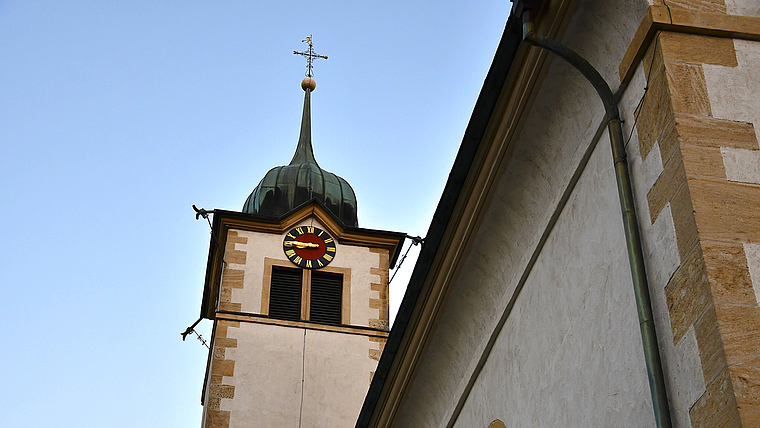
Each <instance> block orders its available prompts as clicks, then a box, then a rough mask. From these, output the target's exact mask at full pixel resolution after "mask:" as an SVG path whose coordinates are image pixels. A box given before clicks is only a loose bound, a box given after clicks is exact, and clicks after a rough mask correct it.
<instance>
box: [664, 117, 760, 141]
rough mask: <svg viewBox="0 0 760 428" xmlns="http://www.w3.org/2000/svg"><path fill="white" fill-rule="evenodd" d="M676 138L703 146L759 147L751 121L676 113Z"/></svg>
mask: <svg viewBox="0 0 760 428" xmlns="http://www.w3.org/2000/svg"><path fill="white" fill-rule="evenodd" d="M675 120H676V128H677V129H678V138H679V140H680V141H681V143H682V144H693V145H697V146H705V147H718V148H719V147H732V148H736V149H748V150H755V149H758V148H760V146H758V142H757V134H755V127H754V125H753V124H752V123H748V122H738V121H734V120H726V119H716V118H714V117H699V116H689V115H683V114H676V115H675Z"/></svg>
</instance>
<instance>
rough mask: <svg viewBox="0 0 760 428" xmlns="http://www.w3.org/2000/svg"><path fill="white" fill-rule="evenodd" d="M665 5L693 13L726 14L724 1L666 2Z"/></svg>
mask: <svg viewBox="0 0 760 428" xmlns="http://www.w3.org/2000/svg"><path fill="white" fill-rule="evenodd" d="M667 5H668V6H670V7H671V8H678V9H686V10H692V11H695V12H715V13H726V2H725V0H668V2H667Z"/></svg>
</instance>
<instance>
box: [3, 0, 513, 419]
mask: <svg viewBox="0 0 760 428" xmlns="http://www.w3.org/2000/svg"><path fill="white" fill-rule="evenodd" d="M509 7H510V3H509V2H508V1H507V0H498V1H497V0H492V1H472V2H440V1H437V2H436V1H385V2H356V1H355V2H348V1H346V2H336V1H324V2H314V1H313V2H295V1H284V2H257V1H242V0H225V1H209V0H206V1H197V0H175V1H158V0H152V1H129V2H104V1H34V0H24V1H22V0H0V147H1V148H2V154H1V155H0V162H1V165H2V167H1V168H0V198H1V201H2V205H3V206H2V219H3V221H2V243H3V246H2V257H0V272H2V277H1V278H2V280H0V281H1V282H0V286H1V287H2V301H3V302H4V303H5V305H4V307H5V310H3V311H2V315H0V331H2V332H3V339H4V340H3V342H4V345H3V347H2V349H3V352H2V357H1V358H2V363H3V364H0V378H2V388H0V414H2V415H3V418H2V423H1V424H2V426H3V427H9V428H15V427H109V428H110V427H129V428H134V427H162V428H172V427H177V428H180V427H181V428H186V427H198V426H200V415H201V406H200V392H201V385H202V380H203V372H204V368H205V364H206V355H207V353H206V348H204V347H203V346H202V345H201V344H200V343H199V342H198V341H196V340H194V339H190V338H189V339H188V341H187V342H182V341H181V339H180V333H181V332H182V331H183V330H184V329H185V327H187V326H188V325H190V324H191V323H193V322H194V321H195V320H196V319H197V317H198V313H199V308H200V301H201V290H202V287H203V279H204V271H205V261H206V255H207V251H208V239H209V228H208V225H207V224H206V223H205V222H200V221H196V220H195V218H194V216H193V211H192V209H191V208H190V205H191V204H197V205H198V206H201V207H205V208H208V209H212V208H223V209H228V210H240V208H241V207H242V204H243V202H244V201H245V199H246V197H247V196H248V194H249V193H250V191H251V190H252V189H253V187H254V186H255V185H256V184H257V182H258V181H259V180H260V179H261V177H263V175H264V173H265V172H266V171H267V170H268V169H269V168H271V167H273V166H276V165H281V164H285V163H287V162H288V161H289V160H290V158H291V156H292V153H293V151H294V149H295V145H296V142H297V137H298V129H299V124H300V119H301V117H300V116H301V108H302V102H303V91H302V90H301V88H300V85H299V84H300V81H301V79H302V78H303V76H304V71H305V61H304V60H303V58H301V57H298V56H296V55H293V53H292V52H293V50H303V49H304V48H305V44H302V43H301V40H302V39H303V38H305V36H307V35H309V34H313V35H314V46H315V49H316V51H317V52H318V53H321V54H325V55H328V56H329V59H328V60H326V61H324V60H322V61H318V62H317V63H316V68H315V79H316V81H317V89H316V91H315V92H314V95H313V97H312V108H313V116H312V123H313V140H314V150H315V155H316V158H317V160H318V161H319V163H320V165H321V166H322V167H323V168H325V169H327V170H329V171H332V172H335V173H337V174H339V175H341V176H342V177H344V178H346V179H347V180H348V181H349V183H351V184H352V186H353V187H354V189H355V191H356V194H357V198H358V204H359V223H360V226H362V227H367V228H374V229H386V230H395V231H403V232H407V233H409V234H412V235H423V236H424V235H425V233H426V232H427V227H428V224H429V222H430V218H431V216H432V213H433V211H434V209H435V206H436V204H437V202H438V199H439V197H440V193H441V191H442V189H443V185H444V183H445V181H446V178H447V176H448V173H449V170H450V168H451V164H452V162H453V160H454V156H455V154H456V151H457V149H458V146H459V144H460V143H461V139H462V135H463V133H464V130H465V127H466V125H467V121H468V120H469V116H470V113H471V112H472V107H473V105H474V103H475V100H476V98H477V95H478V92H479V91H480V88H481V86H482V84H483V79H484V78H485V75H486V72H487V70H488V66H489V65H490V62H491V60H492V58H493V53H494V52H495V50H496V46H497V43H498V40H499V38H500V36H501V33H502V30H503V28H504V23H505V22H506V18H507V15H508V12H509ZM412 254H416V252H413V253H412ZM413 263H414V259H411V260H409V261H407V262H406V265H405V266H404V267H405V268H406V269H411V267H412V265H413ZM406 269H404V270H406ZM407 278H408V272H402V273H401V274H399V276H398V277H397V278H396V279H395V280H394V284H392V291H391V292H392V301H393V303H392V304H393V305H398V302H399V301H400V299H401V295H402V293H403V289H404V286H405V285H406V284H405V282H406V280H407ZM210 325H211V323H210V322H208V321H204V322H203V323H202V324H201V327H200V329H199V330H200V331H201V332H202V333H203V334H204V335H205V336H206V337H209V334H208V333H209V327H210Z"/></svg>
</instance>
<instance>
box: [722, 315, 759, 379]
mask: <svg viewBox="0 0 760 428" xmlns="http://www.w3.org/2000/svg"><path fill="white" fill-rule="evenodd" d="M715 312H716V314H717V316H718V325H719V326H720V335H721V338H722V339H723V348H724V350H725V353H726V361H727V362H728V365H729V366H750V367H755V368H760V352H758V351H759V350H760V308H758V307H757V306H755V305H751V306H750V305H736V304H728V303H718V304H716V305H715Z"/></svg>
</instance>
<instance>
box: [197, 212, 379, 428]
mask: <svg viewBox="0 0 760 428" xmlns="http://www.w3.org/2000/svg"><path fill="white" fill-rule="evenodd" d="M298 226H314V227H318V228H321V229H323V230H325V231H326V232H328V233H330V234H331V235H332V236H333V237H334V238H336V241H338V239H337V238H338V236H337V234H336V232H335V231H332V230H330V228H329V226H328V225H325V224H324V223H321V222H320V221H319V220H318V219H317V218H316V217H306V218H304V219H303V220H302V221H299V222H296V223H294V224H292V225H290V226H288V227H287V228H286V230H284V231H282V232H276V233H268V232H260V231H252V230H247V229H245V228H230V229H229V230H228V231H227V235H226V245H225V254H224V260H225V261H226V265H224V267H223V269H222V278H221V281H220V291H219V303H218V306H217V311H216V326H215V330H214V340H213V343H212V346H213V350H212V355H211V360H210V366H209V369H208V378H207V384H206V389H205V391H206V394H205V402H204V421H203V425H202V426H203V427H205V428H228V427H250V426H262V427H269V426H271V427H280V426H283V427H284V426H304V427H307V426H310V427H322V426H324V427H347V428H348V427H352V426H354V424H355V422H356V417H357V415H358V413H359V410H360V408H361V405H362V402H363V400H364V396H365V395H366V392H367V389H368V387H369V384H370V381H371V378H372V375H373V374H374V370H375V368H376V366H377V362H378V360H379V358H380V353H381V352H382V349H383V346H384V344H385V341H386V339H387V336H388V332H387V328H388V294H387V287H388V271H389V264H390V263H389V252H388V250H386V249H377V248H371V247H368V246H359V245H345V244H341V243H337V242H336V255H335V258H334V259H333V260H332V261H331V263H330V264H329V265H328V266H327V267H326V268H324V269H325V270H330V271H334V272H339V273H341V274H342V275H343V276H344V286H345V285H350V287H349V288H348V289H347V290H344V293H343V304H344V307H343V311H342V312H343V323H342V324H341V325H326V324H316V323H311V322H308V321H286V320H277V319H273V318H269V317H268V305H267V301H268V295H267V292H268V283H269V281H271V277H270V276H269V275H267V272H271V267H272V266H273V265H275V266H277V265H280V266H289V267H295V265H293V264H292V263H291V262H290V261H288V260H287V258H286V256H285V254H284V252H283V247H282V242H283V239H284V237H285V235H286V233H287V232H288V231H289V230H291V229H292V228H294V227H298ZM267 269H270V270H269V271H268V270H267Z"/></svg>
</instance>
